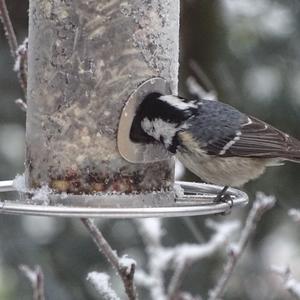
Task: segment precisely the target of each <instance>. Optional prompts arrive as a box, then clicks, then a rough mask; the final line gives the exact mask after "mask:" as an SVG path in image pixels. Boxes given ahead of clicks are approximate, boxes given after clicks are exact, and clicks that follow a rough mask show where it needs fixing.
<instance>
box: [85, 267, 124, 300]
mask: <svg viewBox="0 0 300 300" xmlns="http://www.w3.org/2000/svg"><path fill="white" fill-rule="evenodd" d="M87 280H88V281H90V282H91V283H92V285H93V286H94V288H95V289H96V290H97V292H98V293H99V295H100V296H101V299H104V300H120V298H119V297H118V295H117V294H116V292H115V291H114V290H113V289H112V287H111V283H110V277H109V275H108V274H106V273H99V272H95V271H94V272H90V273H89V274H88V276H87Z"/></svg>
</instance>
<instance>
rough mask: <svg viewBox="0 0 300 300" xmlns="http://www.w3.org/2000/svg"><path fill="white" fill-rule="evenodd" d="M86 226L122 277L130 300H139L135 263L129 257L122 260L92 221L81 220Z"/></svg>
mask: <svg viewBox="0 0 300 300" xmlns="http://www.w3.org/2000/svg"><path fill="white" fill-rule="evenodd" d="M81 221H82V223H83V224H84V226H85V227H86V228H87V229H88V231H89V233H90V235H91V237H92V238H93V240H94V242H95V244H96V245H97V247H98V250H99V251H100V252H101V253H102V254H104V256H105V257H106V258H107V260H108V262H109V263H110V264H111V265H112V266H113V268H115V269H116V270H117V272H118V274H119V276H120V277H121V279H122V281H123V284H124V287H125V291H126V294H127V296H128V299H130V300H135V299H137V293H136V288H135V285H134V282H133V277H134V272H135V265H136V263H135V261H134V260H133V259H130V258H129V257H127V256H124V257H122V258H120V257H119V256H118V255H117V253H116V251H114V250H113V249H112V248H111V246H110V245H109V243H108V242H107V240H106V239H105V238H104V236H103V235H102V233H101V231H100V230H99V229H98V228H97V226H96V225H95V224H94V222H93V220H91V219H84V218H82V219H81Z"/></svg>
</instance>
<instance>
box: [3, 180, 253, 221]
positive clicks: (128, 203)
mask: <svg viewBox="0 0 300 300" xmlns="http://www.w3.org/2000/svg"><path fill="white" fill-rule="evenodd" d="M176 185H178V188H176V190H180V192H179V193H178V192H177V194H176V192H175V190H174V191H171V192H155V193H148V194H132V195H126V194H124V195H123V194H102V195H101V194H96V195H72V194H52V193H49V194H48V195H47V199H45V195H44V196H41V198H39V193H38V192H37V193H35V195H34V197H32V195H30V192H19V199H18V200H2V199H1V200H0V213H2V214H13V215H34V216H48V217H80V218H90V217H92V218H95V217H102V218H143V217H182V216H196V215H209V214H218V213H226V212H228V211H230V210H231V209H232V208H234V207H241V206H244V205H246V204H247V203H248V196H247V194H246V193H244V192H242V191H240V190H237V189H233V188H229V189H228V191H227V192H226V194H227V195H229V196H230V198H231V200H232V201H230V203H215V202H214V199H215V197H216V196H217V194H218V193H219V192H220V191H221V190H222V187H219V186H215V185H210V184H204V183H192V182H181V181H178V182H176V183H175V186H176ZM6 192H17V190H16V189H15V188H14V185H13V181H0V195H1V193H2V194H3V193H6ZM178 194H180V195H178ZM1 198H2V197H1ZM33 199H34V200H33Z"/></svg>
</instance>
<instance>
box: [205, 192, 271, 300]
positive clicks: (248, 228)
mask: <svg viewBox="0 0 300 300" xmlns="http://www.w3.org/2000/svg"><path fill="white" fill-rule="evenodd" d="M274 204H275V198H274V197H272V196H266V195H264V194H263V193H257V196H256V200H255V202H254V204H253V207H252V209H251V210H250V212H249V215H248V217H247V220H246V224H245V227H244V228H243V231H242V233H241V236H240V239H239V240H238V242H237V243H236V244H235V245H232V246H231V247H230V251H229V258H228V261H227V263H226V264H225V267H224V272H223V274H222V275H221V277H220V279H219V281H218V282H217V285H216V286H215V287H214V289H212V290H211V291H210V292H209V300H217V299H220V298H221V297H222V296H223V294H224V292H225V289H226V286H227V283H228V281H229V279H230V277H231V276H232V273H233V270H234V268H235V266H236V264H237V262H238V260H239V258H240V257H241V255H242V254H243V252H244V250H245V248H246V246H247V244H248V242H249V240H250V237H251V235H252V233H253V232H254V231H255V229H256V227H257V224H258V223H259V221H260V219H261V217H262V215H263V214H264V213H265V212H267V211H268V210H269V209H271V208H272V207H273V206H274Z"/></svg>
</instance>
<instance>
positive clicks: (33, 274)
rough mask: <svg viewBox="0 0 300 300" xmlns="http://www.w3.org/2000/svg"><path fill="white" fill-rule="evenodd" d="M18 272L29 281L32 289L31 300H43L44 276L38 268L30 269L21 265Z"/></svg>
mask: <svg viewBox="0 0 300 300" xmlns="http://www.w3.org/2000/svg"><path fill="white" fill-rule="evenodd" d="M20 270H21V271H22V272H23V273H24V275H25V276H26V277H27V278H28V279H29V281H30V282H31V285H32V289H33V300H45V295H44V275H43V271H42V269H41V267H40V266H36V267H35V269H30V268H29V267H28V266H25V265H21V266H20Z"/></svg>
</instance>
